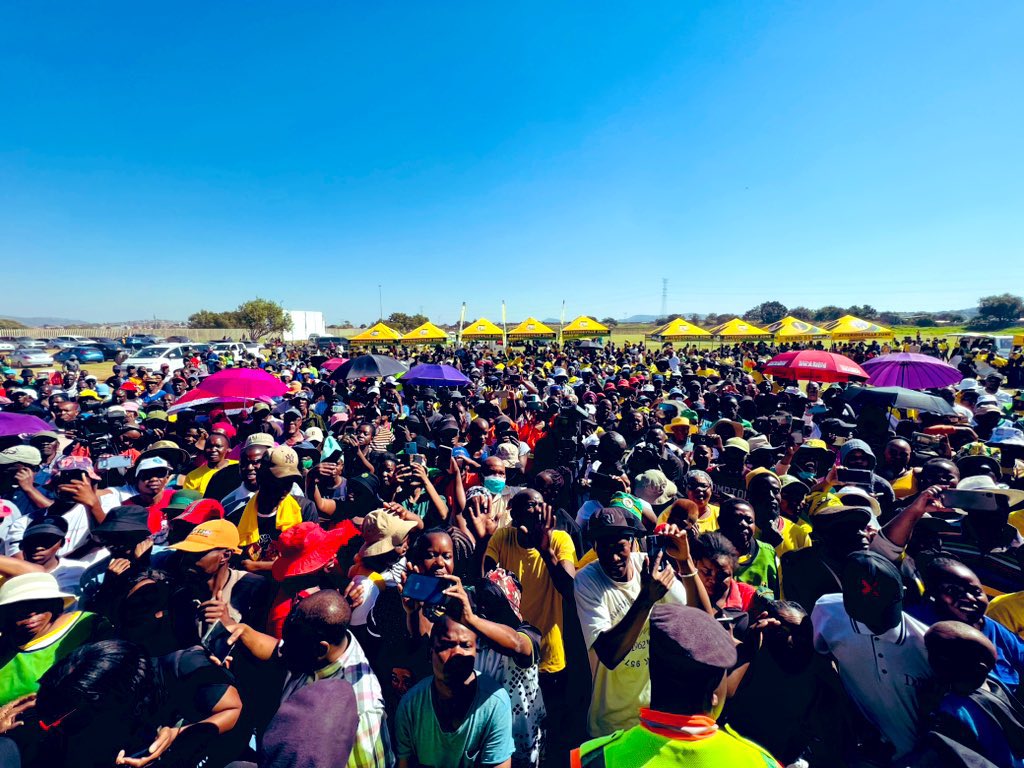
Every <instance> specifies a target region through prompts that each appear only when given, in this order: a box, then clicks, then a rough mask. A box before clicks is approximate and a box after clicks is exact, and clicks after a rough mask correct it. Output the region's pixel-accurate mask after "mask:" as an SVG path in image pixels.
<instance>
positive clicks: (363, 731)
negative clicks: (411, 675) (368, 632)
mask: <svg viewBox="0 0 1024 768" xmlns="http://www.w3.org/2000/svg"><path fill="white" fill-rule="evenodd" d="M332 679H341V680H346V681H348V682H349V683H351V684H352V688H353V689H354V690H355V694H356V709H357V711H358V712H359V726H358V728H357V729H356V741H355V744H354V745H353V747H352V754H351V756H350V757H349V759H348V766H347V768H392V766H393V765H394V764H395V757H394V754H393V753H392V751H391V740H390V738H389V737H388V729H387V726H386V725H385V722H384V719H385V717H386V715H385V713H384V694H383V693H382V692H381V689H380V683H378V682H377V676H376V675H374V674H373V670H372V669H371V668H370V662H369V661H368V660H367V658H366V654H365V653H364V652H363V648H362V646H360V645H359V641H358V640H356V639H355V638H354V637H353V636H352V634H351V633H349V636H348V648H347V649H346V650H345V653H344V654H342V656H341V658H339V659H338V660H337V661H333V662H331V663H330V664H328V665H327V666H326V667H321V668H320V669H318V670H317V671H316V672H314V673H313V674H312V675H296V674H294V673H293V674H290V675H289V676H288V680H287V681H286V682H285V686H284V693H283V695H282V696H281V700H282V701H284V700H285V699H287V698H288V697H289V696H291V695H292V694H293V693H295V692H296V691H297V690H299V689H300V688H303V687H304V686H307V685H309V684H310V683H312V682H314V681H316V680H332Z"/></svg>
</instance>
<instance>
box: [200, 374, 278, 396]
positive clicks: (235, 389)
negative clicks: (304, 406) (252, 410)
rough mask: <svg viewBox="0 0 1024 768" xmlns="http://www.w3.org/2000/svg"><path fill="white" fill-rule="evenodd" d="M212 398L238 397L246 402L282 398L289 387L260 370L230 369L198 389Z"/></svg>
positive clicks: (208, 379)
mask: <svg viewBox="0 0 1024 768" xmlns="http://www.w3.org/2000/svg"><path fill="white" fill-rule="evenodd" d="M198 390H202V391H203V392H204V393H206V395H208V396H212V397H237V398H244V399H246V400H258V399H259V398H273V397H281V396H283V395H284V394H285V393H286V392H287V391H288V387H287V386H286V385H285V383H284V382H283V381H281V380H280V379H278V378H276V377H275V376H271V375H270V374H269V373H267V372H266V371H261V370H260V369H259V368H228V369H226V370H223V371H218V372H217V373H215V374H213V375H212V376H208V377H207V378H205V379H203V380H202V382H200V384H199V386H198V387H196V391H198Z"/></svg>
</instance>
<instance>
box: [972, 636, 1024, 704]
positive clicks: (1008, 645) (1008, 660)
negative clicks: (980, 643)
mask: <svg viewBox="0 0 1024 768" xmlns="http://www.w3.org/2000/svg"><path fill="white" fill-rule="evenodd" d="M981 633H982V634H983V635H985V637H987V638H988V639H989V640H990V641H991V643H992V645H994V646H995V647H996V654H997V655H998V658H997V659H996V666H995V669H993V670H992V672H991V673H990V674H991V676H992V677H994V678H995V679H996V680H998V681H999V682H1001V683H1002V684H1003V685H1005V686H1006V687H1007V688H1009V689H1010V690H1011V691H1013V692H1015V693H1016V691H1017V687H1018V686H1019V685H1020V675H1021V672H1024V642H1022V641H1021V639H1020V638H1019V637H1017V635H1015V634H1013V632H1011V631H1010V630H1008V629H1007V628H1006V627H1004V626H1003V625H1002V624H1000V623H999V622H998V621H992V620H991V619H983V620H982V625H981Z"/></svg>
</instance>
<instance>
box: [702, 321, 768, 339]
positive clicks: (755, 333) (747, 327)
mask: <svg viewBox="0 0 1024 768" xmlns="http://www.w3.org/2000/svg"><path fill="white" fill-rule="evenodd" d="M708 333H710V334H711V335H712V336H717V337H718V338H720V339H747V340H748V341H755V340H757V339H770V338H771V337H772V335H771V333H769V332H768V331H766V330H765V329H764V328H759V327H758V326H756V325H753V324H752V323H748V322H747V321H746V320H741V319H740V318H738V317H734V318H733V319H732V320H730V321H729V322H727V323H722V324H721V325H716V326H715V327H714V328H711V329H709V330H708Z"/></svg>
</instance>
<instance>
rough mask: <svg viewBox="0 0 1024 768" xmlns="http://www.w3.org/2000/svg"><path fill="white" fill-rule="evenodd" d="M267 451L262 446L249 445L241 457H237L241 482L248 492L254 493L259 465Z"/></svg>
mask: <svg viewBox="0 0 1024 768" xmlns="http://www.w3.org/2000/svg"><path fill="white" fill-rule="evenodd" d="M266 453H267V449H266V448H265V447H264V446H262V445H250V446H249V447H248V448H246V449H245V450H244V451H242V455H241V456H239V457H238V471H239V473H240V474H241V475H242V482H243V483H244V484H245V487H246V488H247V489H248V490H250V491H255V490H256V487H257V480H258V479H259V473H260V465H261V464H262V463H263V457H264V456H265V455H266Z"/></svg>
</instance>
